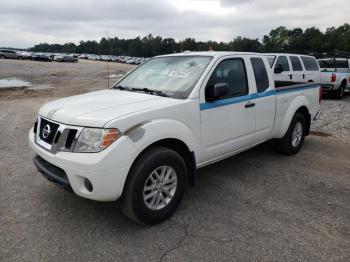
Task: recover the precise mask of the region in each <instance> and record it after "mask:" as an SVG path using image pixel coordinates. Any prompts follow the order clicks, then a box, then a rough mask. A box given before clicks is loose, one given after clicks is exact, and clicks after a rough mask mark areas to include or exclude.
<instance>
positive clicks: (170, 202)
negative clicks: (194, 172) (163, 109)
mask: <svg viewBox="0 0 350 262" xmlns="http://www.w3.org/2000/svg"><path fill="white" fill-rule="evenodd" d="M164 169H165V170H164ZM162 171H164V172H162ZM164 173H165V175H164ZM157 174H158V175H159V176H158V178H159V177H160V178H161V177H163V179H162V178H161V179H159V181H161V180H163V183H164V184H162V183H158V184H157V182H154V181H157V180H156V179H155V178H156V177H157ZM162 174H163V176H162ZM167 177H168V179H167ZM175 177H176V179H175ZM186 177H187V169H186V164H185V161H184V160H183V158H182V157H181V156H180V155H179V154H178V153H177V152H175V151H173V150H171V149H168V148H165V147H160V146H157V147H153V148H150V149H148V150H146V151H145V152H144V153H142V154H141V156H139V157H138V158H137V159H136V161H135V163H134V164H133V166H132V168H131V170H130V172H129V175H128V178H127V181H126V183H125V187H124V192H123V195H122V197H121V206H122V210H123V212H124V214H125V215H126V216H128V217H129V218H130V219H131V220H133V221H135V222H136V223H139V224H147V225H153V224H157V223H160V222H162V221H164V220H166V219H167V218H169V217H170V216H171V215H172V214H173V213H174V212H175V210H176V209H177V207H178V206H179V204H180V202H181V200H182V197H183V194H184V189H185V181H186ZM166 181H167V182H166ZM174 185H175V186H174ZM162 187H163V188H162ZM168 188H169V190H168ZM163 190H165V191H163ZM165 192H167V194H166V193H165ZM160 195H162V197H160ZM150 196H151V197H150ZM170 196H172V197H170ZM152 201H153V205H152ZM157 203H158V204H159V205H158V204H157Z"/></svg>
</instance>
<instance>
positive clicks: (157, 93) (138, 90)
mask: <svg viewBox="0 0 350 262" xmlns="http://www.w3.org/2000/svg"><path fill="white" fill-rule="evenodd" d="M113 89H119V90H126V91H130V92H145V93H148V94H151V95H157V96H164V97H169V96H168V95H167V94H165V93H164V92H162V91H160V90H152V89H149V88H146V87H144V88H137V87H127V86H121V85H118V86H115V87H113Z"/></svg>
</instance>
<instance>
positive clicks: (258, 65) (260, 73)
mask: <svg viewBox="0 0 350 262" xmlns="http://www.w3.org/2000/svg"><path fill="white" fill-rule="evenodd" d="M250 61H251V63H252V66H253V71H254V76H255V82H256V89H257V91H258V93H261V92H264V91H265V90H266V89H268V88H269V77H268V76H267V71H266V67H265V64H264V61H263V60H262V59H261V58H257V57H254V58H251V59H250Z"/></svg>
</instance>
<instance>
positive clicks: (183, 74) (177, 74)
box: [168, 70, 191, 77]
mask: <svg viewBox="0 0 350 262" xmlns="http://www.w3.org/2000/svg"><path fill="white" fill-rule="evenodd" d="M190 74H191V72H182V71H175V70H173V71H171V72H170V73H169V74H168V76H169V77H189V76H190Z"/></svg>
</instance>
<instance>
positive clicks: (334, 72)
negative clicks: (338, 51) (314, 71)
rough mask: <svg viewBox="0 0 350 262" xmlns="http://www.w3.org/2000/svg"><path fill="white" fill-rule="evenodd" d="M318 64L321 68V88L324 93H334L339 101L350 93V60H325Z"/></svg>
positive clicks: (320, 60)
mask: <svg viewBox="0 0 350 262" xmlns="http://www.w3.org/2000/svg"><path fill="white" fill-rule="evenodd" d="M318 63H319V65H320V68H321V82H320V83H321V87H322V89H323V92H324V93H332V94H334V95H335V96H336V98H338V99H342V98H343V97H344V93H345V92H346V91H349V92H350V59H348V58H323V59H319V60H318Z"/></svg>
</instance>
